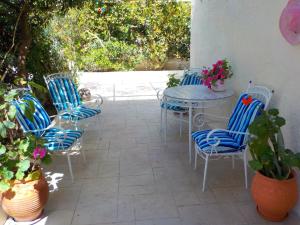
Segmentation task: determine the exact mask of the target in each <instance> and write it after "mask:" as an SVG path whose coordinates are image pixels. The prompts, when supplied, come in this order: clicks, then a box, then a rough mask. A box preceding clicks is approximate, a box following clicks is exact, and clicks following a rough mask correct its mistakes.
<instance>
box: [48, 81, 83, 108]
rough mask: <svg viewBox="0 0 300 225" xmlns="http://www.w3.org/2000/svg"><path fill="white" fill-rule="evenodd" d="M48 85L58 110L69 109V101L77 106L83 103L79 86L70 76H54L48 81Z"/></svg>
mask: <svg viewBox="0 0 300 225" xmlns="http://www.w3.org/2000/svg"><path fill="white" fill-rule="evenodd" d="M48 87H49V92H50V95H51V98H52V100H53V103H54V106H55V107H56V109H57V111H61V110H64V109H67V108H68V104H67V103H71V104H72V106H73V107H77V106H79V105H80V104H81V99H80V96H79V93H78V91H77V88H76V86H75V84H74V82H73V81H72V80H71V79H70V78H68V77H64V78H53V79H52V80H51V81H50V82H49V83H48Z"/></svg>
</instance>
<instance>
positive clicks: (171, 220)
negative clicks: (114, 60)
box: [7, 72, 300, 225]
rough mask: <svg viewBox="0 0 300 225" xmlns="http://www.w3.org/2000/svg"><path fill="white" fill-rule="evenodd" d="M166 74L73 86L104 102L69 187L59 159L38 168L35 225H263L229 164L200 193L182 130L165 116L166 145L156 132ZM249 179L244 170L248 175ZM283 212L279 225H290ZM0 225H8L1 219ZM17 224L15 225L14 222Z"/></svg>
mask: <svg viewBox="0 0 300 225" xmlns="http://www.w3.org/2000/svg"><path fill="white" fill-rule="evenodd" d="M167 74H168V72H128V73H98V74H95V73H94V74H92V73H87V74H84V76H82V77H81V81H80V85H81V86H82V87H87V88H90V89H91V90H92V92H94V93H97V94H101V95H102V96H104V99H105V102H104V104H103V106H102V111H103V112H102V114H101V115H100V117H101V119H100V121H97V120H96V119H92V120H90V121H89V127H88V128H87V129H86V131H85V134H84V138H83V144H82V148H83V149H84V150H85V152H86V156H87V163H86V164H84V163H83V160H82V157H81V156H80V155H78V153H76V152H75V153H74V156H72V164H73V167H74V168H73V170H74V176H75V181H74V183H72V182H71V180H70V176H69V171H68V165H67V159H66V157H65V156H57V157H55V158H54V161H53V163H52V165H51V166H49V167H47V168H45V174H46V175H47V177H48V180H49V185H50V191H51V193H50V199H49V202H48V204H47V206H46V209H45V211H44V213H43V217H42V218H41V220H40V221H39V222H36V223H34V224H47V225H50V224H51V225H70V224H72V225H97V224H98V225H101V224H102V225H112V224H115V225H263V224H272V223H270V222H266V221H264V220H263V219H262V218H260V217H259V216H258V214H257V212H256V209H255V205H254V204H253V201H252V199H251V196H250V192H249V190H246V189H245V188H244V186H243V184H244V177H243V166H242V163H241V162H239V160H237V162H236V166H235V169H232V167H231V160H228V159H227V160H218V161H212V162H210V164H209V168H208V180H207V189H206V191H205V192H202V191H201V185H202V172H203V164H201V163H202V162H201V160H200V159H199V166H198V169H197V170H196V171H194V170H193V169H192V166H191V165H189V163H188V157H187V149H188V143H187V125H185V126H184V135H183V137H179V128H178V121H177V120H176V115H173V114H170V116H169V118H170V119H169V123H168V139H167V143H166V144H165V142H164V140H162V138H161V134H160V122H159V120H160V108H159V104H158V101H157V100H156V90H158V89H160V88H164V87H165V82H166V80H167ZM249 175H250V176H251V172H249ZM299 221H300V218H298V217H297V216H296V215H295V214H293V213H292V214H291V215H290V216H289V218H288V219H287V220H286V221H285V222H284V223H274V224H276V225H279V224H286V225H297V224H300V222H299ZM7 224H15V223H14V222H12V221H8V222H7ZM19 224H22V223H19Z"/></svg>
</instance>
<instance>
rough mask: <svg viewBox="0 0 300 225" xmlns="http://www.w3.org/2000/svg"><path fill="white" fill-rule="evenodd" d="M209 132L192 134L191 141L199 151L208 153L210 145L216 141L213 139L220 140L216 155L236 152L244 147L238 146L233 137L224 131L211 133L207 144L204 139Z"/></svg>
mask: <svg viewBox="0 0 300 225" xmlns="http://www.w3.org/2000/svg"><path fill="white" fill-rule="evenodd" d="M210 131H211V130H202V131H196V132H194V133H192V137H193V140H194V141H195V143H196V144H197V146H198V147H199V148H200V149H201V151H203V152H206V153H210V152H211V145H212V144H216V140H214V138H217V139H218V140H220V143H219V145H218V147H217V152H218V153H229V152H237V151H240V150H242V149H244V146H240V144H239V143H237V142H236V141H235V140H234V139H233V137H232V136H231V135H230V134H229V133H228V132H226V131H218V132H215V133H213V135H211V136H210V139H209V141H208V142H207V139H206V138H207V135H208V133H209V132H210Z"/></svg>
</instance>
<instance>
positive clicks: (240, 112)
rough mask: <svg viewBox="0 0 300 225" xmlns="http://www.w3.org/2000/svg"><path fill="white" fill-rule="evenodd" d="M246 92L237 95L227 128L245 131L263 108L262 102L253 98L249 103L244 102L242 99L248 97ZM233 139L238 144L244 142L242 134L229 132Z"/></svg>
mask: <svg viewBox="0 0 300 225" xmlns="http://www.w3.org/2000/svg"><path fill="white" fill-rule="evenodd" d="M248 96H249V95H248V94H246V93H243V94H241V96H240V97H239V99H238V101H237V104H236V106H235V108H234V110H233V113H232V115H231V117H230V119H229V123H228V127H227V129H228V130H231V131H238V132H246V131H247V130H248V127H249V125H250V124H251V123H252V122H253V120H254V119H255V117H256V116H258V115H259V114H260V113H261V110H262V109H263V108H264V103H263V102H261V101H260V100H258V99H255V98H253V99H252V102H251V103H250V104H244V102H243V99H244V98H246V99H247V98H248ZM231 136H232V137H233V138H234V140H235V141H236V142H237V143H239V144H240V145H243V144H245V143H244V141H245V138H244V137H245V135H244V134H231Z"/></svg>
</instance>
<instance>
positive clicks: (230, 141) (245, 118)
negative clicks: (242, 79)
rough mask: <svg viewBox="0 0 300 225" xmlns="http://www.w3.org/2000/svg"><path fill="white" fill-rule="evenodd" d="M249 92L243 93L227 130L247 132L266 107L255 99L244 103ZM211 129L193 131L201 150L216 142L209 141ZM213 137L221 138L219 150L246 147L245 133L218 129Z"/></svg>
mask: <svg viewBox="0 0 300 225" xmlns="http://www.w3.org/2000/svg"><path fill="white" fill-rule="evenodd" d="M247 97H248V94H246V93H244V94H242V95H241V96H240V97H239V99H238V101H237V104H236V106H235V108H234V110H233V113H232V115H231V117H230V119H229V123H228V126H227V130H230V131H236V132H246V131H247V129H248V127H249V125H250V124H251V123H252V121H253V120H254V119H255V117H256V116H258V115H259V114H260V112H261V110H262V109H263V108H264V104H263V103H262V102H261V101H260V100H258V99H253V101H252V102H251V103H250V104H249V105H245V104H244V103H243V101H242V100H243V98H247ZM210 131H211V130H203V131H196V132H193V133H192V137H193V139H194V141H195V144H196V145H197V146H198V147H199V149H200V150H201V151H204V152H206V151H209V152H210V149H211V146H210V144H211V143H213V144H214V143H215V141H214V140H211V141H209V143H208V142H207V139H206V137H207V134H208V133H209V132H210ZM211 137H212V138H214V137H217V138H218V139H219V140H220V144H219V146H220V148H219V146H218V147H217V149H216V150H217V152H219V153H220V152H232V151H239V150H242V149H244V147H245V143H244V139H245V135H244V134H236V133H229V132H225V131H218V132H216V133H214V134H213V135H212V136H211Z"/></svg>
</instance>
